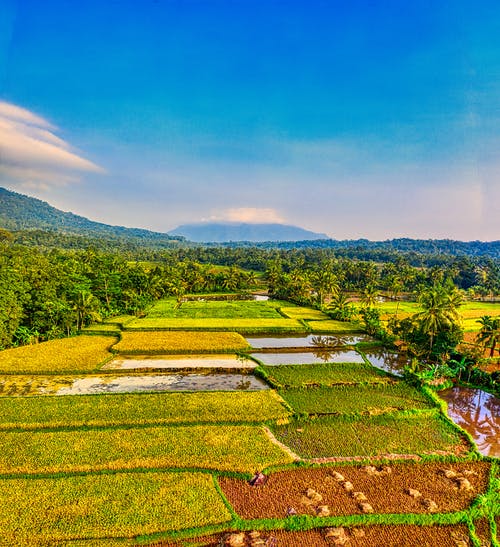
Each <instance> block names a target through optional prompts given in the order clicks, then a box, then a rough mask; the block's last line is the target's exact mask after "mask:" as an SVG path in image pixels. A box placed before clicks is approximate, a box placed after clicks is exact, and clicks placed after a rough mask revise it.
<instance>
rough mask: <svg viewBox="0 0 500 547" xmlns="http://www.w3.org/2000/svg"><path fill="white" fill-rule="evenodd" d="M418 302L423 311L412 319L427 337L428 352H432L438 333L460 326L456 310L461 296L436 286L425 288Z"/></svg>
mask: <svg viewBox="0 0 500 547" xmlns="http://www.w3.org/2000/svg"><path fill="white" fill-rule="evenodd" d="M418 301H419V303H420V306H421V307H422V308H423V310H422V311H421V312H420V313H417V314H415V316H414V318H415V320H416V321H417V323H418V325H419V327H420V330H421V331H422V332H423V333H424V334H425V335H427V336H428V337H429V351H432V346H433V345H434V340H435V338H436V336H437V335H438V334H439V333H440V332H442V331H446V330H451V329H452V328H453V327H454V326H458V325H459V324H460V319H461V318H460V313H459V311H458V308H459V306H460V305H461V303H462V295H461V293H460V292H459V291H457V290H449V289H447V288H446V287H443V285H439V284H436V285H433V286H432V287H429V288H425V289H424V290H423V291H422V292H421V293H420V295H419V298H418Z"/></svg>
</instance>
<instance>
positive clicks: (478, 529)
mask: <svg viewBox="0 0 500 547" xmlns="http://www.w3.org/2000/svg"><path fill="white" fill-rule="evenodd" d="M474 530H475V533H476V536H477V538H478V539H479V541H480V542H481V547H486V546H491V528H490V523H489V521H488V519H485V518H483V519H480V520H475V521H474Z"/></svg>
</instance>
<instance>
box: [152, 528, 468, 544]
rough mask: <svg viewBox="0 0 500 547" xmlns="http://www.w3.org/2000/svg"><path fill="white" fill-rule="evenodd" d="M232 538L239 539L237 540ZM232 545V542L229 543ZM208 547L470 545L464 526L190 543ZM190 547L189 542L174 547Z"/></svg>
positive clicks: (253, 535) (250, 535)
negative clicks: (181, 546) (259, 546)
mask: <svg viewBox="0 0 500 547" xmlns="http://www.w3.org/2000/svg"><path fill="white" fill-rule="evenodd" d="M235 536H238V540H239V541H238V540H236V538H235ZM231 541H232V542H231ZM193 543H195V544H196V545H205V546H207V547H216V546H219V547H220V546H227V545H240V546H241V547H251V546H252V545H261V546H262V547H271V546H272V547H328V546H330V547H331V546H333V545H345V546H346V547H415V546H418V547H462V546H463V545H472V542H471V541H470V538H469V533H468V530H467V526H465V525H455V526H413V525H401V526H380V525H375V526H364V527H357V528H321V529H316V530H309V531H307V532H285V531H283V530H275V531H273V532H246V533H241V534H236V533H233V534H221V535H217V536H212V537H209V538H208V537H207V538H198V539H197V540H193ZM186 544H187V545H189V542H184V543H178V544H177V545H186ZM154 545H155V546H158V547H171V546H172V545H176V544H175V543H174V544H171V543H155V544H154ZM151 547H152V546H151Z"/></svg>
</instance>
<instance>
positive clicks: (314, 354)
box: [252, 350, 364, 365]
mask: <svg viewBox="0 0 500 547" xmlns="http://www.w3.org/2000/svg"><path fill="white" fill-rule="evenodd" d="M252 357H255V358H256V359H258V360H259V361H261V362H262V363H264V364H265V365H312V364H315V363H364V361H363V358H362V357H361V355H360V354H359V353H358V352H357V351H354V350H340V351H339V350H337V351H336V350H331V351H328V350H316V351H303V352H296V351H294V352H272V353H267V352H266V353H252Z"/></svg>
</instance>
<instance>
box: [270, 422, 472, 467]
mask: <svg viewBox="0 0 500 547" xmlns="http://www.w3.org/2000/svg"><path fill="white" fill-rule="evenodd" d="M272 430H273V433H274V434H275V436H276V438H277V439H278V440H279V441H280V442H282V443H283V444H284V445H286V446H288V447H289V448H290V449H291V450H293V452H295V453H296V454H298V455H299V456H301V457H303V458H308V459H324V458H327V459H328V458H353V457H357V456H382V455H390V454H430V453H443V452H444V453H448V454H462V453H463V452H466V451H468V450H470V446H469V444H468V442H467V441H466V440H465V439H464V438H463V437H462V436H461V435H460V434H459V433H458V431H457V430H456V429H455V428H454V427H453V426H452V425H451V424H450V423H449V422H448V421H446V420H445V419H444V418H443V417H442V416H440V415H439V414H437V413H434V412H432V413H428V412H425V413H419V414H415V415H406V414H399V413H395V414H382V415H379V416H369V417H362V418H354V417H347V416H325V417H323V416H322V417H319V418H316V419H314V420H310V421H307V422H304V421H300V420H297V421H292V422H290V423H288V424H284V425H278V426H273V427H272Z"/></svg>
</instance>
